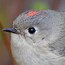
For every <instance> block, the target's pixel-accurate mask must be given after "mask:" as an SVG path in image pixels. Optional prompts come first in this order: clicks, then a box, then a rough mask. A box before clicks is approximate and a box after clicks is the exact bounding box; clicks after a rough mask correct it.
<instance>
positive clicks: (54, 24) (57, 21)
mask: <svg viewBox="0 0 65 65" xmlns="http://www.w3.org/2000/svg"><path fill="white" fill-rule="evenodd" d="M3 30H4V31H6V32H10V33H11V50H12V55H13V57H14V59H15V61H16V62H17V65H65V12H58V11H54V10H27V11H25V12H23V13H21V14H20V15H19V16H18V17H17V18H16V19H15V20H14V21H13V25H12V28H5V29H3Z"/></svg>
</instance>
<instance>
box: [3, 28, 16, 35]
mask: <svg viewBox="0 0 65 65" xmlns="http://www.w3.org/2000/svg"><path fill="white" fill-rule="evenodd" d="M3 31H5V32H10V33H15V34H17V30H16V29H15V28H5V29H3Z"/></svg>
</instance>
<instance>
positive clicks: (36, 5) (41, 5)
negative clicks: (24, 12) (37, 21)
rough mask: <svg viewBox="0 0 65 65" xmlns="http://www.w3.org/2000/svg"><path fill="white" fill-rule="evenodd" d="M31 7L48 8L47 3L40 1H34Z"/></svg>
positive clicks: (37, 8)
mask: <svg viewBox="0 0 65 65" xmlns="http://www.w3.org/2000/svg"><path fill="white" fill-rule="evenodd" d="M32 8H33V9H36V10H47V9H49V7H48V5H47V4H46V3H42V2H39V1H38V2H35V3H34V4H33V5H32Z"/></svg>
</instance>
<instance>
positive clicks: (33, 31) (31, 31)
mask: <svg viewBox="0 0 65 65" xmlns="http://www.w3.org/2000/svg"><path fill="white" fill-rule="evenodd" d="M35 31H36V30H35V28H34V27H30V28H29V29H28V32H29V33H30V34H34V33H35Z"/></svg>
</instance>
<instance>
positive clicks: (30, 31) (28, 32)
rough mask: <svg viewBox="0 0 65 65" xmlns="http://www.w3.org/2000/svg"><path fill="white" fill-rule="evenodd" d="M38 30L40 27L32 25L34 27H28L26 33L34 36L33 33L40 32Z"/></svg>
mask: <svg viewBox="0 0 65 65" xmlns="http://www.w3.org/2000/svg"><path fill="white" fill-rule="evenodd" d="M38 31H39V29H38V28H37V27H34V26H32V27H29V28H27V29H26V30H25V33H26V34H27V35H28V36H32V35H34V34H36V33H38Z"/></svg>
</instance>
